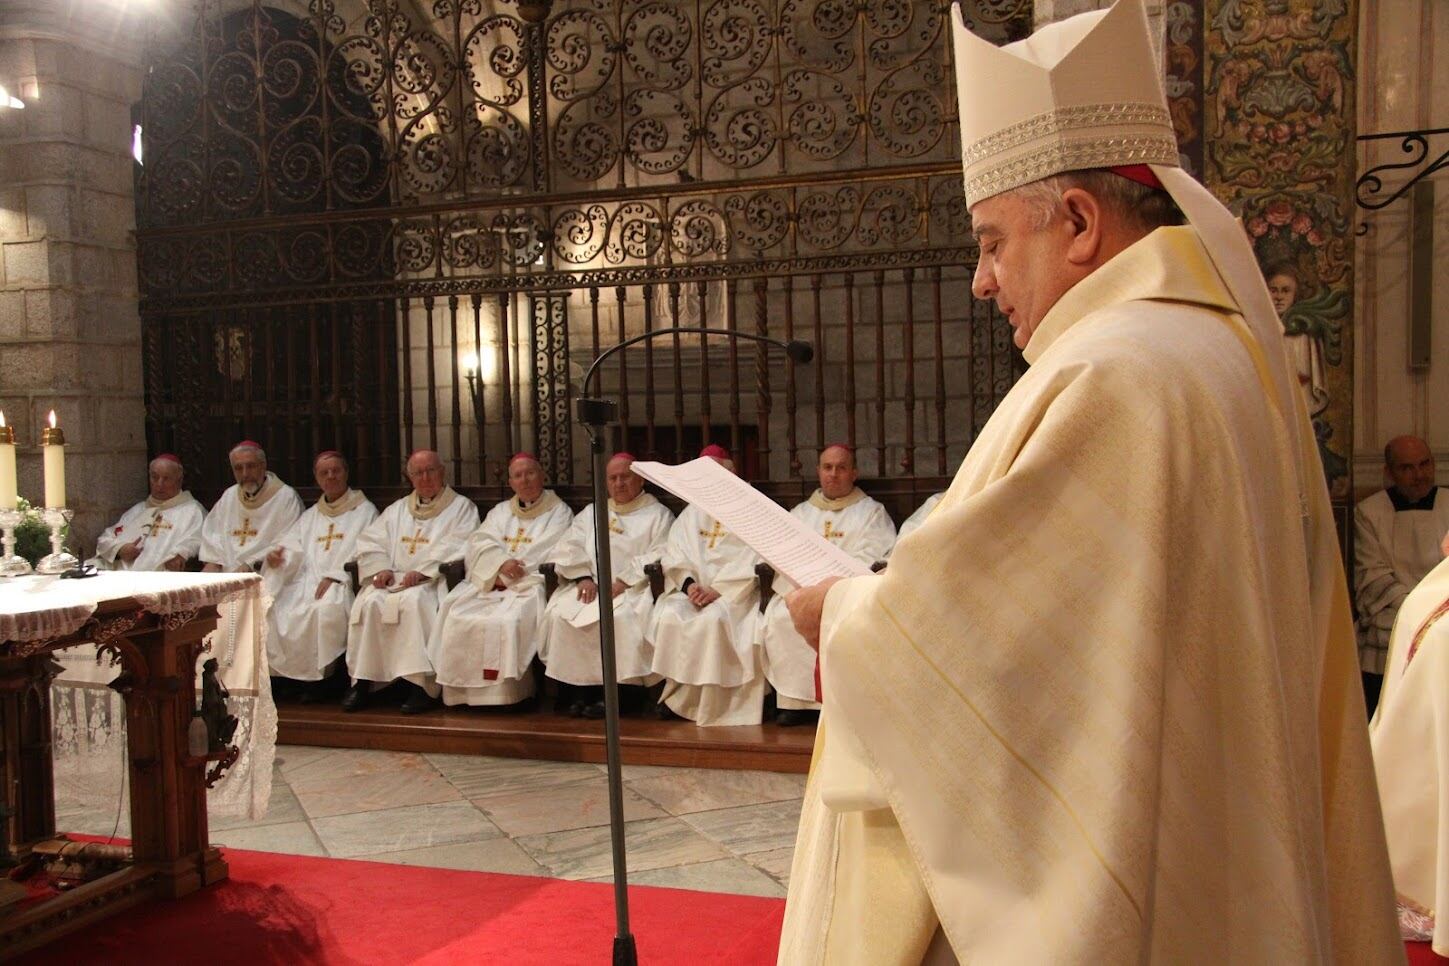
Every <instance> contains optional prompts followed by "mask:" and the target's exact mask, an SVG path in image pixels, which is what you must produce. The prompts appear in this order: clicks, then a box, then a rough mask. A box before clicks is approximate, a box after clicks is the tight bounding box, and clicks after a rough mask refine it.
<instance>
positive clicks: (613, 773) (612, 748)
mask: <svg viewBox="0 0 1449 966" xmlns="http://www.w3.org/2000/svg"><path fill="white" fill-rule="evenodd" d="M684 332H692V333H696V334H699V335H702V336H705V337H708V336H711V335H718V336H723V337H724V338H726V339H747V340H749V341H751V342H759V343H762V344H764V345H772V346H775V347H777V348H780V349H784V350H785V354H786V355H787V356H789V357H790V360H791V361H792V362H794V363H796V364H804V363H807V362H809V361H810V360H811V359H813V358H814V357H815V350H814V349H812V348H811V346H810V343H808V342H801V341H800V340H798V339H791V340H790V341H789V342H784V341H782V340H780V339H772V338H770V337H769V336H767V335H755V334H754V333H751V332H736V331H735V330H733V329H709V328H703V327H695V326H689V327H686V326H671V327H669V328H667V329H655V330H653V331H650V332H645V333H643V334H641V335H636V336H634V337H633V338H631V339H625V340H624V341H623V342H620V343H619V344H618V345H614V346H610V347H609V348H608V349H605V350H604V351H603V352H601V353H600V354H599V357H598V358H597V359H595V360H594V361H593V364H592V365H590V366H589V371H588V372H586V373H584V381H583V384H582V387H581V392H582V393H583V395H581V396H580V397H579V399H578V401H577V404H576V405H577V412H578V416H579V422H581V423H583V424H584V429H585V430H587V431H588V434H589V453H590V463H589V465H590V467H591V469H592V473H593V478H594V479H593V491H594V579H595V583H596V584H597V585H598V588H599V596H598V601H599V663H600V664H601V665H602V668H601V670H602V671H603V677H604V749H605V757H606V759H607V761H608V766H609V837H610V839H611V845H612V849H613V853H614V921H615V932H614V955H613V963H614V966H637V963H638V961H639V953H638V951H637V950H636V949H635V946H634V936H633V935H632V934H631V933H630V931H629V878H628V876H629V872H628V863H627V862H626V860H625V849H624V775H623V761H622V759H621V758H620V752H619V683H618V681H617V679H616V675H615V670H614V666H615V653H614V561H613V559H612V554H610V552H609V502H608V501H609V495H608V493H607V492H606V491H605V488H604V471H605V465H606V464H605V460H606V459H607V454H606V453H605V452H604V445H605V440H606V437H607V430H606V429H605V427H607V426H608V425H609V424H610V423H612V422H613V421H614V420H615V418H616V417H617V415H618V410H619V407H618V405H617V404H616V403H614V402H613V401H612V400H609V399H599V398H597V397H590V396H589V395H588V391H589V383H590V381H591V380H592V379H593V377H594V370H595V369H598V368H599V363H601V362H603V361H604V360H605V359H607V358H609V356H611V355H613V354H614V353H615V352H618V351H619V350H621V349H626V348H628V347H629V346H631V345H634V344H635V343H637V342H643V341H644V340H646V339H653V338H655V337H657V336H661V335H674V334H676V333H684Z"/></svg>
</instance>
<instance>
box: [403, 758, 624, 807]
mask: <svg viewBox="0 0 1449 966" xmlns="http://www.w3.org/2000/svg"><path fill="white" fill-rule="evenodd" d="M424 757H425V758H427V760H428V761H429V763H431V764H432V765H433V767H435V768H437V769H438V771H440V772H442V774H443V777H445V778H446V779H447V780H448V781H450V782H452V784H453V786H454V787H455V788H457V789H458V790H459V791H460V792H462V793H463V795H464V797H466V798H482V797H483V796H484V795H493V794H498V793H502V792H515V791H526V790H529V789H534V788H542V787H545V786H548V785H565V784H568V783H569V782H576V781H586V780H589V779H593V778H597V777H598V770H597V769H595V768H594V766H593V765H590V764H587V763H585V762H578V761H533V760H530V759H523V758H489V757H485V756H482V755H436V754H428V755H425V756H424Z"/></svg>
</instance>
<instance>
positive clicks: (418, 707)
mask: <svg viewBox="0 0 1449 966" xmlns="http://www.w3.org/2000/svg"><path fill="white" fill-rule="evenodd" d="M437 706H438V699H437V698H433V697H429V695H428V692H426V691H424V690H423V689H422V688H421V687H419V686H418V685H416V684H414V685H413V693H412V694H410V695H408V696H407V700H406V701H404V702H403V703H402V713H403V714H422V713H423V712H424V711H431V710H433V709H434V708H436V707H437Z"/></svg>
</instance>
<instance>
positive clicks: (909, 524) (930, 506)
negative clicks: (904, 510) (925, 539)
mask: <svg viewBox="0 0 1449 966" xmlns="http://www.w3.org/2000/svg"><path fill="white" fill-rule="evenodd" d="M945 495H946V491H945V490H942V491H941V492H940V493H932V494H931V495H930V496H928V497H926V502H925V503H922V504H921V505H920V506H918V507H916V512H914V513H912V514H911V515H910V516H908V517H906V522H905V523H902V524H901V532H900V533H899V534H897V535H896V541H897V542H900V541H901V540H904V539H905V538H906V534H908V533H911V532H912V531H914V530H915V529H917V528H918V527H920V525H921V524H923V523H925V522H926V517H928V516H930V515H931V511H932V510H934V509H936V504H938V503H940V502H941V497H943V496H945ZM891 549H892V550H894V549H895V548H894V547H892V548H891Z"/></svg>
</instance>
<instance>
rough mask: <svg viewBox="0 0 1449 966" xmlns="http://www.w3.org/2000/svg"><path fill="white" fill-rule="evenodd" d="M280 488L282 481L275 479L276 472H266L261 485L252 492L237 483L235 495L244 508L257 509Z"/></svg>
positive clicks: (279, 490)
mask: <svg viewBox="0 0 1449 966" xmlns="http://www.w3.org/2000/svg"><path fill="white" fill-rule="evenodd" d="M281 490H282V481H281V480H279V479H277V474H275V473H271V472H269V473H267V478H266V479H265V480H263V481H262V485H261V486H260V487H258V488H257V490H256V491H255V492H254V493H248V492H247V491H246V488H245V487H243V486H242V485H241V484H240V483H238V484H237V488H236V496H237V499H238V500H239V501H240V502H241V505H242V506H243V507H245V508H246V509H248V510H259V509H261V508H262V507H263V506H264V505H265V504H266V502H267V501H268V500H270V499H271V498H272V497H273V496H275V495H277V494H278V493H280V492H281Z"/></svg>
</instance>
